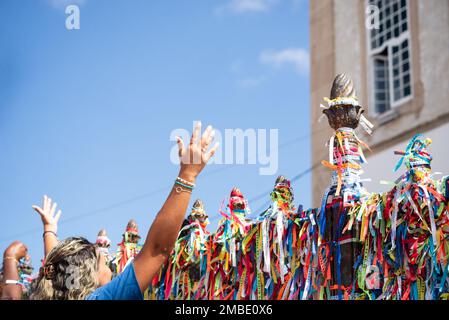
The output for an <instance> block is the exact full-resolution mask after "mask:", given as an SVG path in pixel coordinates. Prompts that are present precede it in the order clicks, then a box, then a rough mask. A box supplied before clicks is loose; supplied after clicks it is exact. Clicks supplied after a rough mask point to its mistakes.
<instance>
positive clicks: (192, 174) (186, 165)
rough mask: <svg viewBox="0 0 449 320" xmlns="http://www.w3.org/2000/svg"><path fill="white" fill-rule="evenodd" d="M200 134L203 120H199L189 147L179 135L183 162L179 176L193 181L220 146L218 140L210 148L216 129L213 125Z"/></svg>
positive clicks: (179, 146) (180, 155) (180, 156)
mask: <svg viewBox="0 0 449 320" xmlns="http://www.w3.org/2000/svg"><path fill="white" fill-rule="evenodd" d="M200 134H201V122H197V123H196V125H195V129H194V130H193V133H192V137H191V139H190V143H189V145H188V146H187V147H185V146H184V142H183V141H182V139H181V138H180V137H177V139H178V148H179V158H180V162H181V169H180V172H179V176H180V177H181V178H183V179H186V180H188V181H191V182H194V181H195V179H196V177H197V176H198V175H199V174H200V172H201V171H202V170H203V168H204V167H205V166H206V164H207V162H208V161H209V160H210V158H212V156H213V155H214V153H215V151H217V149H218V146H219V144H218V142H216V143H215V145H214V146H213V147H212V148H211V149H210V150H208V149H209V146H210V144H211V143H212V141H213V139H214V136H215V131H214V130H213V128H212V126H208V127H207V128H206V130H204V133H203V135H202V136H201V138H200Z"/></svg>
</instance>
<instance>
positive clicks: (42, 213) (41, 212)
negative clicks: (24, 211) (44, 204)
mask: <svg viewBox="0 0 449 320" xmlns="http://www.w3.org/2000/svg"><path fill="white" fill-rule="evenodd" d="M31 208H33V209H34V211H36V212H37V213H39V214H40V215H41V216H43V215H44V211H43V210H42V208H40V207H38V206H31Z"/></svg>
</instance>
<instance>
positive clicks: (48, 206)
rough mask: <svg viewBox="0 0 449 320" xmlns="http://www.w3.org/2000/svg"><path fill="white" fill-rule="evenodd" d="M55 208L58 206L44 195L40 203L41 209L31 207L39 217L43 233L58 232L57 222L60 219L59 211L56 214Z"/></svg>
mask: <svg viewBox="0 0 449 320" xmlns="http://www.w3.org/2000/svg"><path fill="white" fill-rule="evenodd" d="M57 207H58V205H57V204H56V202H52V200H51V199H50V198H49V197H47V196H46V195H45V196H44V199H43V201H42V207H38V206H36V205H34V206H32V208H33V209H34V210H35V211H36V212H37V213H39V215H40V216H41V220H42V223H43V225H44V231H52V232H54V233H56V232H57V231H58V221H59V218H60V217H61V210H58V212H56V208H57Z"/></svg>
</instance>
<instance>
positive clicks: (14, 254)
mask: <svg viewBox="0 0 449 320" xmlns="http://www.w3.org/2000/svg"><path fill="white" fill-rule="evenodd" d="M27 255H28V248H27V246H26V245H24V244H23V243H22V242H20V241H14V242H13V243H11V244H10V245H9V246H8V248H6V250H5V252H4V253H3V257H5V258H6V257H8V258H14V259H15V260H16V261H19V260H20V259H22V258H24V257H26V256H27Z"/></svg>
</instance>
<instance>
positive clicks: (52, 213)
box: [49, 202, 58, 217]
mask: <svg viewBox="0 0 449 320" xmlns="http://www.w3.org/2000/svg"><path fill="white" fill-rule="evenodd" d="M57 206H58V204H57V203H56V202H54V203H53V205H52V206H51V209H50V214H49V216H50V217H53V216H54V215H55V212H56V207H57Z"/></svg>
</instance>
